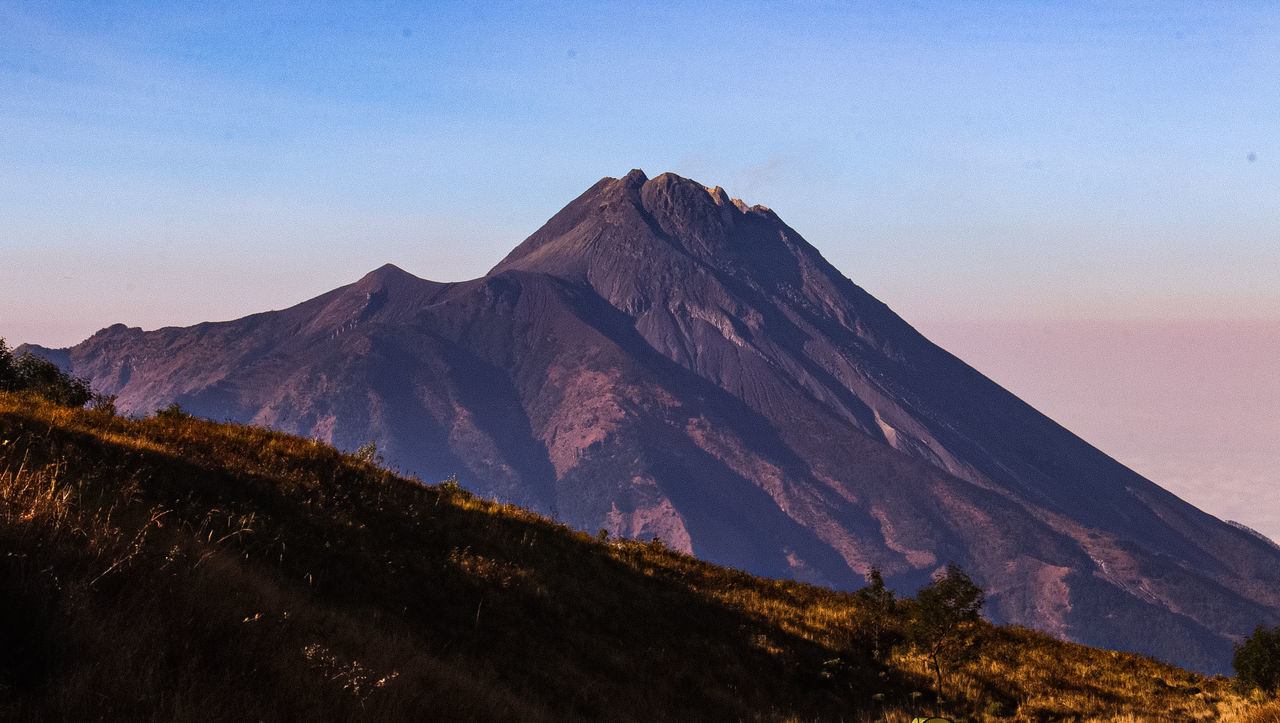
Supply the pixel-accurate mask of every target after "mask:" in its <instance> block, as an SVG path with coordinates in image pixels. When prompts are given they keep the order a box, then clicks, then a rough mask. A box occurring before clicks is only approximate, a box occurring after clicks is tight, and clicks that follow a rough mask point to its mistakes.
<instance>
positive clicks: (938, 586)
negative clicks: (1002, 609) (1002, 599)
mask: <svg viewBox="0 0 1280 723" xmlns="http://www.w3.org/2000/svg"><path fill="white" fill-rule="evenodd" d="M986 597H987V596H986V594H985V593H983V592H982V588H980V587H978V586H977V585H976V584H974V582H973V580H972V579H971V578H970V577H969V576H968V575H967V574H965V571H964V570H963V569H961V568H960V566H959V565H956V564H955V563H949V564H948V565H947V570H946V572H945V573H943V574H941V575H935V576H934V578H933V580H932V581H931V582H930V583H929V584H928V585H925V586H924V587H923V588H921V589H920V592H918V593H916V598H915V602H914V603H913V605H912V608H911V620H910V623H909V624H908V628H907V634H908V636H909V639H910V640H911V642H912V643H913V644H914V645H915V646H916V648H917V649H919V650H921V651H923V652H924V653H925V655H927V656H928V657H929V662H930V663H931V664H932V666H933V674H934V681H935V683H936V684H937V689H938V701H939V702H941V701H942V698H943V692H942V665H943V662H944V661H946V662H950V661H952V660H955V659H957V658H959V657H960V656H961V654H962V653H966V652H970V651H972V649H973V646H974V644H975V636H974V630H975V628H976V627H977V623H978V621H979V620H980V617H979V615H978V611H979V610H981V609H982V604H983V603H984V602H986Z"/></svg>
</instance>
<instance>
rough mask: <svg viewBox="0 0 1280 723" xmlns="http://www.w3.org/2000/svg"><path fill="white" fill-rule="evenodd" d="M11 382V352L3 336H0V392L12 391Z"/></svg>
mask: <svg viewBox="0 0 1280 723" xmlns="http://www.w3.org/2000/svg"><path fill="white" fill-rule="evenodd" d="M13 382H14V375H13V352H11V351H9V347H8V346H5V343H4V338H3V337H0V392H9V391H13Z"/></svg>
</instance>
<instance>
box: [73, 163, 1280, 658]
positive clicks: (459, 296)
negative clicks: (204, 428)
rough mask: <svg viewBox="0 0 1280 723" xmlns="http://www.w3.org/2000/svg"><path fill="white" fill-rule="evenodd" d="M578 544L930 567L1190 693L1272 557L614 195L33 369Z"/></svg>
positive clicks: (701, 227) (653, 200) (917, 343)
mask: <svg viewBox="0 0 1280 723" xmlns="http://www.w3.org/2000/svg"><path fill="white" fill-rule="evenodd" d="M52 353H54V354H57V355H60V358H61V359H62V360H64V361H66V362H68V363H69V364H70V365H71V367H72V370H73V371H74V373H76V374H78V375H83V376H87V377H89V378H90V379H91V380H92V382H93V384H94V385H95V387H96V388H98V389H99V390H101V391H104V392H108V393H113V394H118V395H119V402H118V404H119V406H120V407H122V408H123V409H125V410H127V411H131V412H135V413H144V412H148V411H151V410H154V409H156V408H158V407H161V406H164V405H166V404H168V403H171V402H175V401H176V402H178V403H180V404H182V405H183V407H185V408H187V409H188V410H190V411H192V412H194V413H196V414H200V415H204V416H209V417H213V418H216V419H226V418H230V419H234V420H239V421H243V422H251V423H255V424H263V425H267V426H270V427H275V428H278V429H282V430H285V431H289V432H294V433H299V434H304V435H310V436H314V437H319V438H322V439H324V440H327V441H330V442H333V443H335V444H337V445H339V446H341V447H344V448H347V449H354V448H355V447H356V446H358V445H360V444H362V443H364V442H367V441H369V440H376V441H377V442H378V445H379V447H380V449H382V450H383V451H384V453H385V455H386V457H387V459H388V460H389V461H391V462H393V463H395V464H397V465H399V466H400V467H401V468H402V469H405V470H406V471H410V472H414V473H416V474H418V475H420V476H421V477H422V478H423V479H426V480H430V481H434V480H437V479H441V478H443V477H444V476H446V475H448V474H451V473H457V474H458V475H459V478H460V479H461V480H462V482H463V484H464V485H465V486H467V487H469V488H471V489H472V490H474V491H475V492H477V493H479V494H481V495H486V496H494V497H498V498H501V499H503V500H509V501H512V502H515V503H518V504H522V505H528V506H531V507H534V508H537V509H540V510H543V511H546V512H550V513H553V514H555V515H557V516H558V517H559V518H560V519H562V520H565V521H567V522H569V523H571V524H573V525H575V526H578V527H581V528H585V529H588V530H595V529H598V528H607V529H608V530H609V531H610V532H612V533H615V534H621V535H629V536H638V537H652V536H659V537H661V538H662V539H663V540H664V541H665V542H666V543H667V544H668V545H670V546H673V547H677V548H680V549H682V550H686V551H690V552H692V553H694V554H696V555H698V556H700V557H703V558H705V559H708V560H711V561H714V562H718V563H724V564H728V565H733V566H736V567H741V568H745V569H748V570H751V571H752V572H756V573H761V574H765V575H773V576H784V577H793V578H799V579H803V580H810V581H815V582H820V583H823V584H828V585H833V586H837V587H844V588H853V587H858V586H861V585H862V584H863V577H862V576H863V574H864V573H865V572H866V571H867V569H868V568H869V567H870V566H872V565H875V566H878V567H879V568H880V569H881V570H882V571H883V572H884V574H885V577H886V579H887V580H888V582H889V584H890V586H891V587H895V588H897V589H899V590H901V591H904V592H910V591H912V590H914V589H915V588H916V587H917V586H918V585H920V584H922V583H923V582H924V581H925V580H927V579H928V577H929V575H930V574H931V573H932V572H933V571H934V570H936V569H938V568H939V567H941V566H943V565H945V564H946V563H947V562H949V561H955V562H958V563H960V564H962V565H963V566H964V567H965V568H966V569H967V570H968V571H969V572H970V573H971V574H972V575H973V577H974V579H975V580H976V581H978V582H979V583H980V584H982V585H983V586H984V587H985V588H986V589H987V591H988V593H989V603H988V609H987V613H988V615H989V617H991V618H993V619H995V620H998V621H1002V622H1014V623H1019V624H1023V625H1027V626H1030V627H1034V628H1038V629H1042V630H1046V631H1048V632H1050V633H1053V634H1055V635H1059V636H1062V637H1065V638H1067V639H1070V640H1075V641H1079V642H1084V643H1089V644H1094V645H1101V646H1107V647H1113V648H1122V649H1127V650H1135V651H1139V652H1143V653H1148V654H1152V655H1155V656H1157V657H1160V658H1164V659H1167V660H1170V661H1173V662H1176V663H1179V664H1182V665H1184V666H1188V667H1192V668H1196V669H1199V670H1205V671H1223V670H1226V669H1229V661H1230V654H1231V643H1232V641H1233V640H1237V639H1239V638H1240V637H1241V636H1243V635H1245V634H1247V633H1249V632H1250V631H1252V629H1253V627H1254V626H1255V625H1256V624H1257V623H1258V622H1260V621H1268V622H1271V623H1274V622H1277V621H1278V620H1280V552H1278V551H1277V550H1276V549H1275V548H1274V547H1273V546H1271V545H1269V544H1268V543H1267V542H1266V541H1265V540H1262V539H1259V538H1258V537H1257V536H1255V535H1251V534H1249V533H1248V532H1245V531H1242V530H1239V529H1236V528H1234V527H1231V526H1229V525H1227V524H1225V523H1223V522H1221V521H1219V520H1217V519H1216V518H1214V517H1211V516H1209V515H1207V514H1205V513H1202V512H1200V511H1199V510H1197V509H1195V508H1194V507H1191V506H1190V505H1188V504H1186V503H1184V502H1183V501H1181V500H1179V499H1178V498H1176V497H1174V496H1173V495H1171V494H1169V493H1168V492H1166V491H1165V490H1163V489H1161V488H1160V487H1157V486H1156V485H1154V484H1152V483H1151V482H1149V481H1147V480H1145V479H1143V478H1142V477H1140V476H1138V475H1137V474H1135V473H1134V472H1132V471H1130V470H1128V469H1127V468H1125V467H1123V466H1121V465H1120V464H1119V463H1117V462H1115V461H1114V460H1112V459H1110V458H1109V457H1107V456H1106V455H1104V454H1102V453H1101V452H1099V451H1098V450H1096V449H1094V448H1093V447H1091V446H1090V445H1088V444H1087V443H1085V442H1084V441H1082V440H1080V439H1079V438H1077V437H1075V436H1074V435H1072V434H1071V433H1070V432H1068V431H1067V430H1065V429H1063V428H1062V427H1060V426H1058V425H1057V424H1055V423H1054V422H1053V421H1052V420H1050V419H1048V418H1046V417H1044V416H1043V415H1041V414H1039V413H1038V412H1036V411H1035V410H1034V409H1032V408H1030V407H1029V406H1027V405H1026V404H1024V403H1023V402H1021V401H1020V400H1018V399H1017V398H1016V397H1014V396H1013V395H1011V394H1009V393H1008V392H1006V391H1005V390H1003V389H1001V388H1000V387H999V386H997V385H996V384H994V383H993V382H991V381H990V380H988V379H986V378H985V377H983V376H982V375H980V374H979V373H977V372H976V371H974V370H973V369H971V368H970V367H968V366H966V365H965V364H964V363H962V362H961V361H959V360H958V359H956V358H955V357H953V356H951V355H950V354H948V353H947V352H946V351H944V350H942V349H940V348H938V347H936V346H934V345H933V344H931V343H930V342H929V341H928V340H926V339H925V338H924V337H922V336H921V335H920V334H918V333H917V332H916V331H915V330H914V329H912V328H911V327H910V326H909V325H908V324H907V323H906V322H904V321H903V320H902V319H900V318H899V317H898V316H896V315H895V314H894V313H893V312H892V311H890V310H889V308H888V307H886V306H885V305H884V304H882V303H880V302H879V301H877V300H876V299H874V298H873V297H871V296H870V295H869V294H867V293H866V292H864V291H863V290H862V289H860V288H858V287H857V286H855V285H854V284H853V283H852V282H850V281H849V280H848V279H847V278H845V277H844V276H843V275H842V274H841V273H840V272H838V271H837V270H836V269H835V268H834V267H832V266H831V265H830V264H828V263H827V262H826V260H824V259H823V258H822V256H821V255H820V254H819V253H818V252H817V250H815V249H814V248H813V247H812V246H810V245H809V244H808V243H807V242H805V241H804V239H802V238H801V237H800V235H799V234H797V233H796V232H795V231H793V230H792V229H791V228H789V227H788V226H786V225H785V224H784V223H783V222H782V221H781V220H780V219H779V218H778V217H777V216H776V215H775V214H774V213H773V212H772V211H770V210H769V209H767V208H764V207H762V206H747V205H745V204H743V203H742V202H741V201H737V200H733V199H730V198H729V197H728V196H727V195H726V194H725V192H724V191H723V190H722V189H720V188H714V189H708V188H706V187H704V186H702V185H700V184H698V183H695V182H693V181H691V180H688V179H685V178H680V177H678V176H675V175H672V174H664V175H661V176H658V177H657V178H654V179H652V180H650V179H647V178H646V177H645V175H644V174H643V173H641V172H640V171H632V172H631V173H629V174H627V175H626V176H625V177H623V178H617V179H615V178H605V179H603V180H601V181H600V182H599V183H597V184H596V185H595V186H593V187H592V188H590V189H589V190H588V191H587V192H586V193H584V194H583V195H582V196H580V197H579V198H578V199H576V200H575V201H573V202H572V203H571V204H569V205H568V206H567V207H566V208H565V209H564V210H562V211H561V212H560V213H558V214H556V215H555V217H553V218H552V219H551V220H550V221H548V222H547V224H546V225H545V226H543V227H542V228H541V229H539V230H538V231H537V232H536V233H535V234H533V235H532V236H530V237H529V238H528V239H527V240H526V241H524V243H522V244H520V245H519V246H518V247H517V248H516V249H515V250H514V251H512V252H511V254H510V255H509V256H507V258H506V259H504V260H503V261H502V262H501V263H500V264H498V265H497V266H496V267H495V268H494V269H493V270H492V271H491V272H490V273H489V274H488V275H486V276H484V277H483V278H480V279H476V280H474V281H467V282H462V283H455V284H443V283H436V282H432V281H426V280H423V279H419V278H417V277H415V276H412V275H410V274H408V273H405V272H404V271H401V270H400V269H397V268H395V267H394V266H384V267H382V268H380V269H377V270H376V271H373V272H372V273H370V274H368V275H367V276H365V277H364V278H362V279H360V280H359V281H357V282H356V283H354V284H351V285H350V286H345V287H342V288H340V289H336V290H334V291H332V292H329V293H327V294H325V295H323V296H320V297H317V298H315V299H312V300H310V301H307V302H304V303H302V304H299V305H298V306H295V307H293V308H290V309H286V310H284V311H275V312H268V313H264V314H257V315H254V316H250V317H246V318H244V319H240V320H237V321H231V322H225V323H208V324H200V325H197V326H194V327H190V328H165V329H160V330H157V331H152V332H143V331H141V330H140V329H131V328H126V327H124V326H120V325H117V326H113V327H110V328H108V329H104V330H102V331H100V332H98V333H97V334H95V335H94V336H93V337H91V338H90V339H88V340H86V341H84V342H82V343H81V344H79V345H77V346H74V347H72V348H70V349H69V350H56V351H54V352H52Z"/></svg>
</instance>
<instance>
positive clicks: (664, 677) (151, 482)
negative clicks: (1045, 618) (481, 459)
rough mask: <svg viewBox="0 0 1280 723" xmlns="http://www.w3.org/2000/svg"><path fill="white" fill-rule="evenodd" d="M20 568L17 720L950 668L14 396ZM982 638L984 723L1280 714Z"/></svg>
mask: <svg viewBox="0 0 1280 723" xmlns="http://www.w3.org/2000/svg"><path fill="white" fill-rule="evenodd" d="M0 546H2V547H3V549H4V550H5V552H6V554H5V555H4V556H3V557H0V590H3V591H4V593H5V594H4V595H3V596H0V717H3V718H4V719H6V720H10V719H12V720H131V721H145V720H165V721H174V720H242V719H245V718H250V719H257V720H301V719H308V720H311V719H320V720H347V719H359V720H365V719H373V720H533V721H536V720H579V719H591V720H600V719H609V720H645V721H652V720H725V719H737V720H796V719H803V720H893V721H898V720H909V719H910V718H911V717H912V716H913V715H915V714H918V713H919V712H921V708H922V707H928V708H930V709H933V707H934V701H932V700H931V696H930V695H928V693H927V691H929V690H930V685H929V681H930V679H931V678H930V673H929V670H928V667H927V660H926V659H925V658H924V657H923V656H921V655H919V654H913V653H911V652H909V651H908V650H907V649H905V648H902V647H894V648H893V649H892V650H890V649H889V648H890V646H888V645H885V646H884V648H885V651H886V652H885V654H884V655H883V656H882V657H881V658H879V659H877V658H876V657H875V656H874V654H873V646H872V645H871V640H872V638H871V637H870V636H871V635H873V634H874V633H873V631H876V630H878V631H879V635H880V638H881V639H882V640H884V641H886V642H890V641H893V640H895V639H900V637H901V634H902V628H903V625H904V624H905V622H906V620H907V619H908V618H909V617H910V605H905V606H904V605H901V604H900V605H899V606H898V608H897V610H890V611H889V613H888V614H887V615H880V614H876V613H874V612H873V609H872V608H871V607H869V606H868V603H867V602H866V601H865V600H862V599H860V598H859V596H857V595H853V594H847V593H837V592H832V591H830V590H825V589H822V588H817V587H813V586H809V585H804V584H800V583H794V582H781V581H775V580H767V579H761V578H755V577H752V576H749V575H746V574H743V573H741V572H737V571H733V570H726V569H723V568H717V567H714V566H712V565H709V564H707V563H703V562H700V561H698V560H696V559H694V558H691V557H688V556H685V555H682V554H679V553H675V552H672V551H670V550H668V549H665V548H664V547H663V546H661V545H657V544H652V543H640V542H632V541H627V540H619V539H601V538H600V537H598V536H593V535H588V534H586V533H581V532H573V531H571V530H569V529H568V528H566V527H565V526H563V525H559V524H555V523H552V522H550V521H548V520H546V519H544V518H539V517H537V516H536V515H533V514H530V513H528V512H526V511H523V510H520V509H517V508H514V507H512V506H509V505H498V504H496V503H492V502H486V501H482V500H478V499H475V498H473V497H471V496H470V495H468V494H466V493H465V492H464V491H460V490H458V489H456V488H453V489H451V488H450V487H449V486H447V485H441V486H437V487H427V486H424V485H421V484H420V483H418V482H417V481H416V480H409V479H403V478H399V477H396V476H394V475H392V474H390V473H388V472H386V471H384V470H380V469H378V468H375V467H374V466H372V465H370V464H368V463H366V462H362V461H360V460H358V459H356V458H354V457H352V456H349V455H343V454H340V453H339V452H338V451H337V450H336V449H334V448H332V447H329V446H327V445H324V444H319V443H317V442H315V441H314V440H308V439H301V438H296V437H289V436H286V435H283V434H280V433H277V432H271V431H268V430H264V429H260V428H252V427H243V426H236V425H228V424H217V423H213V422H208V421H203V420H198V419H193V418H189V417H174V416H172V415H168V416H165V417H153V418H149V419H145V420H138V421H131V420H126V419H121V418H119V417H112V416H110V415H108V414H104V413H102V412H86V411H83V410H70V409H66V408H61V407H55V406H52V405H50V404H47V403H42V402H38V401H34V400H31V399H26V398H20V397H15V396H12V395H9V394H4V393H0ZM978 632H979V633H980V638H979V640H980V641H981V642H980V644H979V645H978V647H977V651H978V654H977V655H976V656H975V657H973V658H972V659H970V660H969V661H968V662H965V663H964V664H962V665H956V666H949V667H948V673H947V676H948V680H949V681H950V682H949V683H948V691H949V693H948V695H947V702H946V704H945V705H944V706H943V710H944V711H945V712H947V713H949V714H951V715H953V716H956V717H957V718H959V717H960V716H964V717H966V718H968V719H976V720H983V719H991V718H1004V717H1008V716H1010V715H1016V716H1018V717H1020V718H1024V719H1041V720H1042V719H1050V718H1054V719H1056V718H1062V717H1063V716H1067V715H1069V716H1073V717H1076V718H1079V719H1086V720H1115V719H1122V718H1133V717H1134V716H1135V715H1136V716H1145V715H1147V714H1150V713H1151V712H1152V711H1159V712H1160V713H1161V714H1164V715H1168V716H1170V717H1172V718H1176V719H1179V720H1223V719H1239V718H1240V717H1242V716H1251V715H1255V714H1259V713H1260V711H1257V710H1251V709H1250V708H1249V706H1247V704H1246V703H1245V702H1244V701H1243V700H1242V698H1241V697H1240V696H1238V695H1236V694H1234V693H1233V692H1232V690H1231V686H1230V685H1229V684H1227V682H1226V681H1224V680H1221V679H1206V678H1204V677H1202V676H1199V675H1196V674H1194V673H1188V672H1186V671H1183V670H1179V669H1176V668H1173V667H1170V666H1167V665H1164V664H1160V663H1157V662H1156V661H1153V660H1150V659H1144V658H1139V657H1137V656H1130V655H1121V654H1117V653H1113V652H1109V651H1104V650H1098V649H1092V648H1085V647H1081V646H1076V645H1071V644H1067V643H1061V642H1058V641H1055V640H1052V639H1050V638H1048V637H1047V636H1044V635H1039V634H1034V633H1031V632H1029V631H1026V630H1018V629H996V628H991V627H989V626H980V627H979V630H978ZM921 691H926V693H925V694H924V697H920V696H921ZM1273 712H1274V706H1273ZM1254 719H1255V720H1265V718H1263V717H1261V715H1255V717H1254Z"/></svg>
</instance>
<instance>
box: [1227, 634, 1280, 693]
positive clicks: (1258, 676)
mask: <svg viewBox="0 0 1280 723" xmlns="http://www.w3.org/2000/svg"><path fill="white" fill-rule="evenodd" d="M1231 667H1233V668H1235V669H1236V682H1237V684H1238V685H1240V686H1241V687H1242V688H1245V689H1253V688H1259V689H1261V690H1264V691H1267V692H1272V693H1274V692H1275V691H1276V690H1277V689H1280V627H1274V628H1268V627H1267V626H1266V625H1259V626H1258V627H1257V628H1255V629H1254V631H1253V635H1250V636H1249V637H1247V638H1245V639H1244V642H1242V643H1240V644H1239V645H1237V646H1236V652H1235V655H1234V656H1233V657H1232V658H1231Z"/></svg>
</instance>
